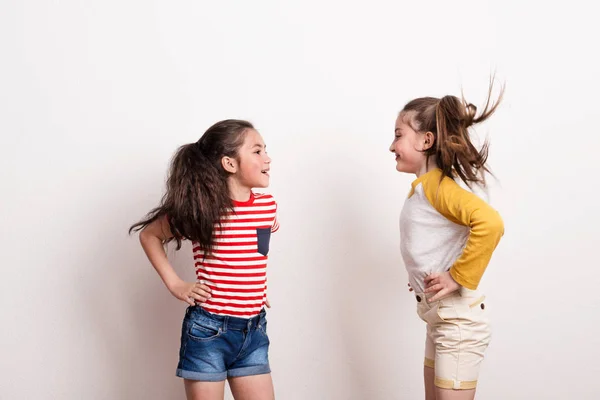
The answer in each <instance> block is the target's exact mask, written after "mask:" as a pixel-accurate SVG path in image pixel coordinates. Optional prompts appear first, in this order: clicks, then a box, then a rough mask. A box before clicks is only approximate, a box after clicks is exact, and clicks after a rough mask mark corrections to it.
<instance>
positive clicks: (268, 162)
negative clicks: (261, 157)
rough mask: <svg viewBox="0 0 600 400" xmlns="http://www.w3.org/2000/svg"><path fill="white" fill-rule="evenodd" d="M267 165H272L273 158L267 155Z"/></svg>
mask: <svg viewBox="0 0 600 400" xmlns="http://www.w3.org/2000/svg"><path fill="white" fill-rule="evenodd" d="M265 163H267V164H271V157H269V155H268V154H267V158H266V159H265Z"/></svg>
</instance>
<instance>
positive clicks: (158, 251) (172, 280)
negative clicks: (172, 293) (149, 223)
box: [140, 231, 181, 290]
mask: <svg viewBox="0 0 600 400" xmlns="http://www.w3.org/2000/svg"><path fill="white" fill-rule="evenodd" d="M140 243H141V244H142V248H143V249H144V252H145V253H146V256H147V257H148V260H150V263H151V264H152V266H153V267H154V269H155V270H156V272H157V273H158V275H159V276H160V278H161V279H162V281H163V282H164V284H165V286H166V287H167V288H168V289H169V290H171V288H173V286H174V285H176V284H177V283H178V282H181V278H179V276H178V275H177V273H176V272H175V270H174V269H173V267H172V266H171V264H170V263H169V260H168V258H167V254H166V253H165V249H164V247H163V243H162V240H161V239H160V238H159V237H157V236H155V235H152V234H150V233H148V232H145V231H142V232H140Z"/></svg>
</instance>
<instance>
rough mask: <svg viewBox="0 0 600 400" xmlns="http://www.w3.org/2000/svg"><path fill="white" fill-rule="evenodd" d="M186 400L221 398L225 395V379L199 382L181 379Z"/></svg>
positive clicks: (217, 399)
mask: <svg viewBox="0 0 600 400" xmlns="http://www.w3.org/2000/svg"><path fill="white" fill-rule="evenodd" d="M183 385H184V386H185V395H186V397H187V400H223V398H224V397H225V381H221V382H200V381H192V380H189V379H184V380H183Z"/></svg>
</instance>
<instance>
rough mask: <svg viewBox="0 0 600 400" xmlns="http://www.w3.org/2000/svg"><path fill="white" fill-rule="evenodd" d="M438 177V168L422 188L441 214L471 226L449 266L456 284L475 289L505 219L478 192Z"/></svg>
mask: <svg viewBox="0 0 600 400" xmlns="http://www.w3.org/2000/svg"><path fill="white" fill-rule="evenodd" d="M438 171H439V170H438ZM440 177H441V171H439V173H437V174H436V173H434V174H429V176H428V178H429V179H427V180H425V181H424V182H423V190H424V192H425V196H426V197H427V199H428V200H429V202H430V203H431V205H433V207H434V208H435V209H436V210H437V211H438V212H439V213H440V214H442V215H443V216H444V217H446V218H448V219H449V220H450V221H452V222H454V223H456V224H460V225H464V226H468V227H469V228H470V230H471V231H470V234H469V238H468V240H467V244H466V246H465V248H464V250H463V252H462V254H461V255H460V257H458V259H457V260H456V261H455V262H454V264H453V265H452V267H451V268H450V274H451V275H452V277H453V278H454V280H455V281H456V282H457V283H458V284H459V285H461V286H463V287H465V288H467V289H472V290H475V289H477V286H478V285H479V281H480V280H481V277H482V276H483V273H484V272H485V269H486V268H487V266H488V264H489V262H490V259H491V258H492V253H493V252H494V249H495V248H496V246H497V245H498V242H500V238H501V237H502V235H503V234H504V223H503V221H502V218H501V217H500V214H498V212H497V211H496V210H494V209H493V208H492V207H491V206H490V205H489V204H487V203H486V202H485V201H483V200H482V199H481V198H479V197H478V196H477V195H475V194H473V193H471V192H469V191H467V190H465V189H463V188H461V187H460V186H459V185H458V183H456V182H455V181H454V180H452V179H451V178H448V177H445V178H444V179H443V180H442V182H441V183H440Z"/></svg>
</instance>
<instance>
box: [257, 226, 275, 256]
mask: <svg viewBox="0 0 600 400" xmlns="http://www.w3.org/2000/svg"><path fill="white" fill-rule="evenodd" d="M256 240H257V242H258V250H257V251H258V252H259V253H260V254H262V255H263V256H266V255H267V254H269V242H270V241H271V228H257V229H256Z"/></svg>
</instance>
